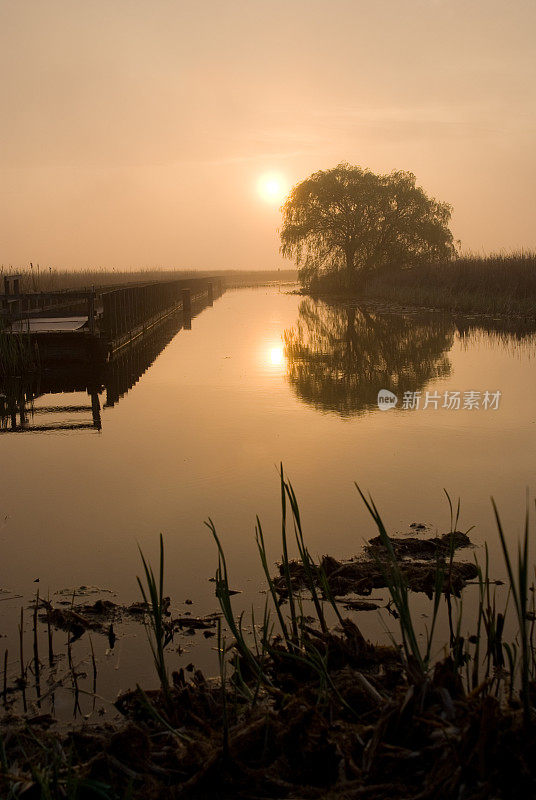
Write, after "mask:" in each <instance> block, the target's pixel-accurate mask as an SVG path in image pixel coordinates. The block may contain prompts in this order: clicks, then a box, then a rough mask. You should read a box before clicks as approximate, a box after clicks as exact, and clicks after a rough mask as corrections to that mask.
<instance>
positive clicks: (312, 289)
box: [304, 253, 536, 319]
mask: <svg viewBox="0 0 536 800" xmlns="http://www.w3.org/2000/svg"><path fill="white" fill-rule="evenodd" d="M304 290H305V292H306V293H307V294H310V295H312V296H313V297H320V298H323V297H325V298H329V299H332V300H335V299H341V300H348V299H352V300H374V301H383V302H387V303H391V304H393V305H396V306H399V307H410V308H414V309H427V310H430V309H434V310H441V311H448V312H450V313H456V314H476V315H482V316H501V317H519V318H528V319H536V254H533V253H527V254H518V255H516V254H514V255H490V256H487V257H483V258H479V257H476V256H467V257H462V258H458V259H456V260H454V261H450V262H446V263H444V264H424V265H420V266H418V267H413V268H407V269H393V268H390V269H385V270H382V271H381V272H378V273H373V274H371V275H369V276H368V277H366V278H364V279H363V280H362V281H361V283H360V285H359V286H355V287H354V288H350V289H349V288H343V287H342V286H341V280H340V278H339V276H337V275H332V276H325V277H322V278H320V279H319V280H317V281H315V282H312V283H311V284H309V285H308V286H306V287H304Z"/></svg>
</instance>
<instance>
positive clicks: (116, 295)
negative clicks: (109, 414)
mask: <svg viewBox="0 0 536 800" xmlns="http://www.w3.org/2000/svg"><path fill="white" fill-rule="evenodd" d="M19 285H20V283H19V278H18V277H17V276H11V277H6V278H4V294H3V295H0V328H3V330H4V331H5V332H6V333H8V334H12V335H17V334H18V335H27V336H28V337H29V339H30V342H31V345H32V347H35V348H37V350H38V355H39V360H40V362H41V363H49V362H51V361H54V362H57V361H61V362H69V361H82V362H88V361H93V360H96V359H97V360H105V361H107V360H109V359H111V358H114V357H115V355H116V354H117V353H118V352H120V351H121V350H122V349H123V348H124V347H126V346H128V345H129V344H131V343H132V342H134V341H137V340H139V339H140V338H143V337H144V336H146V335H147V334H148V332H150V331H151V330H152V329H153V328H154V327H155V326H159V325H160V324H162V322H164V321H165V320H166V319H168V318H169V317H170V316H173V315H176V314H180V315H181V316H182V326H183V327H185V328H188V327H189V326H190V325H191V319H192V317H193V316H195V314H196V313H198V312H199V310H201V309H202V308H204V307H206V306H207V305H212V303H213V302H214V299H215V298H217V297H218V296H219V295H220V294H221V293H222V282H221V280H220V279H218V278H214V279H210V278H192V279H182V280H175V281H161V282H152V283H135V284H126V285H122V286H116V287H106V288H101V289H94V288H92V289H88V290H85V291H78V290H77V291H63V292H26V293H21V292H20V289H19Z"/></svg>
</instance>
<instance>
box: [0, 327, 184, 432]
mask: <svg viewBox="0 0 536 800" xmlns="http://www.w3.org/2000/svg"><path fill="white" fill-rule="evenodd" d="M188 325H189V322H188ZM188 325H185V324H184V320H183V316H182V313H177V314H176V315H173V316H170V317H168V318H167V319H166V320H165V321H164V322H162V324H160V325H159V326H158V327H156V328H154V329H153V330H152V331H151V332H150V333H149V334H147V335H146V336H144V337H143V338H140V339H139V340H137V341H136V342H133V343H131V344H129V345H127V346H125V347H124V348H122V349H121V350H119V351H118V352H117V354H116V355H115V357H114V358H113V359H112V360H110V361H108V362H107V363H106V362H104V361H102V362H100V363H99V362H96V363H93V364H88V365H86V366H84V365H78V366H73V365H70V366H69V367H64V368H61V367H50V368H47V369H45V370H43V371H42V372H40V373H37V374H34V375H31V376H26V377H23V378H4V379H0V433H7V432H18V433H23V432H50V431H73V430H94V431H100V430H101V429H102V424H103V423H102V418H103V410H104V409H106V408H110V407H112V406H114V405H116V404H117V403H118V402H119V401H120V400H121V398H122V397H124V396H125V395H126V394H127V392H129V391H130V390H131V389H132V388H133V387H134V386H135V385H136V383H137V382H138V381H139V379H140V378H141V377H142V375H143V374H144V373H145V372H146V371H147V370H148V369H149V367H150V366H151V365H152V364H153V362H154V361H155V360H156V358H157V357H158V356H159V354H160V353H161V352H162V351H163V350H164V348H165V347H166V346H167V345H168V344H169V342H170V341H171V340H172V339H173V338H174V336H176V334H177V333H178V332H179V331H180V330H181V329H182V328H187V327H188Z"/></svg>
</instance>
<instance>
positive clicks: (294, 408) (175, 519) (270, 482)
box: [0, 287, 536, 707]
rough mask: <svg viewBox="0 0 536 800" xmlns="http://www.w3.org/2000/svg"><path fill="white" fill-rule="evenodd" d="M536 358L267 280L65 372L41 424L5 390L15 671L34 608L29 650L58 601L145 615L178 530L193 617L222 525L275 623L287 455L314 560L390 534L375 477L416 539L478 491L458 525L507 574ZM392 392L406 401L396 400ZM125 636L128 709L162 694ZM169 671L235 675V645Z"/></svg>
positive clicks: (194, 642)
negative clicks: (39, 614) (133, 697)
mask: <svg viewBox="0 0 536 800" xmlns="http://www.w3.org/2000/svg"><path fill="white" fill-rule="evenodd" d="M535 359H536V337H535V335H534V333H533V332H532V331H531V330H530V328H529V329H527V328H526V327H525V328H524V329H520V328H519V327H516V326H515V325H507V324H506V323H504V322H500V321H499V320H488V321H487V322H485V323H483V322H478V321H477V320H470V319H467V318H463V319H462V318H454V319H453V318H451V317H448V316H445V315H443V314H439V313H432V312H430V313H426V314H423V313H414V312H410V311H406V312H401V311H398V312H396V313H395V312H393V311H390V310H389V309H387V308H382V307H381V306H378V305H377V304H376V305H374V304H366V306H358V305H342V304H326V303H324V302H321V301H315V300H313V299H311V298H305V297H303V296H299V295H297V294H295V293H292V292H290V291H289V288H288V287H268V288H257V289H241V290H235V291H228V292H227V293H226V294H224V295H223V296H222V297H221V298H220V299H218V301H217V302H216V303H215V304H214V307H212V308H208V309H205V310H204V311H203V312H202V313H201V314H200V315H199V316H198V317H196V318H195V319H194V320H193V323H192V329H191V330H184V329H180V330H179V329H177V330H173V329H171V330H167V331H165V332H163V333H162V335H161V336H160V338H158V337H157V339H156V340H154V341H152V342H149V343H146V344H145V345H144V348H142V350H141V352H137V353H133V354H131V356H130V357H129V358H127V359H126V361H125V363H122V364H121V365H119V366H117V368H115V371H114V368H111V369H110V370H109V371H108V373H107V374H106V375H105V376H104V377H102V376H84V375H78V376H73V375H72V374H68V373H67V374H65V375H63V376H61V375H60V376H55V377H54V378H51V377H50V376H49V377H48V378H47V377H44V378H43V379H42V381H41V384H40V385H39V386H38V387H37V388H36V389H34V392H33V394H34V398H33V400H32V401H31V402H29V403H27V404H26V408H25V410H24V411H23V415H22V420H21V416H20V411H21V409H20V403H19V405H18V406H17V404H16V403H15V405H14V404H13V403H14V401H13V399H12V398H11V399H9V398H7V396H5V397H4V406H3V407H4V416H3V417H2V418H1V425H2V428H1V433H0V459H1V470H2V479H1V482H0V634H1V635H2V636H3V637H5V638H0V655H3V652H4V650H5V649H8V651H9V670H10V675H11V673H12V672H13V673H16V672H17V669H18V667H17V659H18V649H17V648H18V634H17V623H18V621H19V613H20V607H21V606H24V608H25V609H26V612H25V613H26V617H25V619H26V622H25V623H24V625H25V627H26V629H27V632H28V635H30V628H31V620H30V611H29V610H28V609H29V607H30V602H31V598H32V596H33V595H34V594H35V591H36V589H37V588H39V592H40V595H41V597H46V596H50V598H51V599H52V600H54V601H61V598H64V600H63V601H64V602H67V601H65V597H67V598H71V596H72V593H73V590H75V591H76V596H77V599H78V598H82V597H90V598H93V599H95V598H97V597H106V598H110V599H112V600H113V601H114V602H117V603H130V602H133V601H136V600H139V599H140V597H139V589H138V587H137V584H136V575H138V574H141V573H140V558H139V553H138V546H139V547H140V548H141V549H142V550H143V552H144V553H145V554H146V555H147V556H148V557H149V558H151V559H152V560H153V561H156V558H157V552H158V536H159V534H160V533H162V534H163V536H164V541H165V551H166V592H167V594H169V595H170V596H171V598H172V607H173V608H174V609H175V610H176V611H177V613H179V612H180V613H186V612H189V613H191V614H192V615H202V614H205V613H208V612H212V611H214V610H216V607H217V604H216V599H215V597H214V583H213V582H211V581H210V578H212V577H213V576H214V572H215V569H216V566H217V553H216V548H215V544H214V541H213V539H212V537H211V535H210V532H209V530H208V528H207V527H206V526H205V524H204V521H205V520H207V518H208V517H210V518H211V519H212V520H213V522H214V524H215V526H216V528H217V530H218V532H219V534H220V537H221V540H222V543H223V546H224V548H225V551H226V556H227V562H228V567H229V573H230V582H231V585H232V588H233V589H236V590H237V591H238V592H240V593H239V594H237V595H235V603H236V608H237V610H241V609H250V608H251V606H252V605H254V606H255V607H256V608H261V609H262V606H263V605H264V595H262V594H261V593H260V589H261V587H262V579H261V572H260V565H259V561H258V555H257V550H256V546H255V539H254V524H255V515H256V514H258V515H259V517H260V519H261V521H262V524H263V528H264V534H265V538H266V542H267V546H268V549H269V553H270V556H271V558H272V560H273V561H274V562H275V561H276V559H277V558H278V557H279V555H280V509H279V483H278V467H279V464H280V462H283V464H284V468H285V470H286V473H287V475H288V477H289V478H290V479H291V481H292V483H293V485H294V488H295V491H296V494H297V496H298V500H299V502H300V507H301V513H302V520H303V525H304V531H305V535H306V539H307V542H308V545H309V548H310V550H311V552H312V553H313V554H314V555H322V554H324V553H329V554H331V555H333V556H336V557H341V558H346V557H350V556H352V555H355V554H358V553H359V552H360V549H361V547H362V544H363V541H364V540H365V539H366V538H368V537H371V536H373V535H375V530H374V527H373V523H372V521H371V519H370V518H369V516H368V514H367V512H366V509H365V508H364V507H363V504H362V502H361V501H360V499H359V497H358V494H357V491H356V489H355V486H354V481H356V482H358V483H359V485H360V486H361V487H362V488H363V489H365V490H368V491H370V492H371V494H372V495H373V497H374V499H375V501H376V504H377V505H378V507H379V509H380V511H381V512H382V514H383V517H384V521H385V522H386V524H387V528H388V530H389V531H392V532H393V533H394V532H401V533H402V534H405V533H407V532H408V531H410V530H411V527H410V526H411V524H412V523H415V522H418V523H422V524H424V525H425V526H426V530H427V531H431V532H433V531H436V530H437V531H439V532H440V533H443V532H445V531H446V530H448V529H449V525H450V516H449V508H448V504H447V502H446V498H445V494H444V489H447V490H448V491H449V493H450V494H451V496H452V497H455V498H457V497H458V496H459V497H461V517H460V523H459V525H458V527H459V528H460V529H462V530H466V529H468V528H469V527H470V526H472V525H474V526H475V528H474V529H473V531H472V532H471V538H472V540H473V542H474V545H475V549H474V553H473V552H470V553H469V554H466V555H465V556H464V557H465V558H468V559H471V560H472V558H473V555H474V554H476V555H477V557H479V558H480V557H482V556H483V545H484V543H487V545H488V548H489V552H490V561H491V565H492V567H491V571H492V574H493V576H494V577H497V578H500V577H503V574H504V570H503V567H502V562H501V559H500V554H499V548H498V539H497V533H496V527H495V523H494V520H493V515H492V510H491V505H490V496H491V495H493V496H494V497H495V499H496V501H497V504H498V506H499V508H500V509H501V513H502V515H503V518H504V523H505V527H506V529H507V531H508V536H509V537H510V538H511V542H512V543H514V542H515V541H516V539H517V536H518V534H519V533H520V531H521V529H522V523H523V516H524V510H525V500H526V490H527V487H528V488H529V490H530V491H531V492H532V493H533V492H534V485H535V472H536V469H535V458H534V456H535V454H536V404H535V399H534V398H535V391H536V381H535V370H534V367H535V363H536V361H535ZM62 381H63V382H62ZM62 388H63V389H65V388H68V389H69V390H70V391H65V390H64V391H61V390H62ZM380 390H388V391H389V392H391V393H392V394H393V395H395V396H396V398H397V402H396V405H393V403H392V402H391V403H390V404H389V403H387V406H388V407H385V405H384V406H383V407H380V406H379V405H378V393H379V392H380ZM5 391H6V390H5V389H4V392H5ZM10 404H11V405H10ZM380 405H381V404H380ZM274 569H275V567H274ZM37 580H38V583H36V581H37ZM186 601H188V603H186ZM423 613H424V612H423ZM364 616H365V617H366V619H365V620H363V622H362V626H363V628H364V629H365V632H366V633H367V635H369V636H371V637H372V638H374V637H375V636H376V635H377V636H381V635H382V633H381V630H382V629H381V626H380V623H379V622H378V619H377V615H376V614H374V615H371V614H366V615H364ZM390 624H394V622H393V621H392V620H391V623H390ZM117 632H118V634H119V636H118V640H117V642H116V643H115V646H114V647H113V648H110V647H109V643H108V642H107V640H106V639H105V637H102V636H99V635H98V634H96V635H95V636H94V646H95V649H96V652H97V656H98V659H99V670H100V673H99V674H100V676H101V680H102V682H101V684H100V685H99V693H100V695H101V696H102V697H104V698H108V699H113V697H114V696H115V694H116V693H117V691H119V690H120V689H126V688H128V687H129V686H133V685H134V684H135V683H136V682H138V681H139V682H141V683H142V684H149V685H151V684H154V683H155V679H154V675H153V672H152V666H151V662H150V658H149V651H148V647H147V643H146V640H145V633H144V631H143V628H142V627H141V626H140V625H137V624H126V625H125V626H124V628H122V627H121V626H120V625H118V626H117ZM55 636H56V641H57V642H58V644H59V643H60V642H63V640H64V639H66V634H64V633H61V632H58V633H56V634H55ZM86 638H87V637H82V639H81V640H80V641H79V642H78V643H77V647H78V649H79V656H80V658H85V657H86V656H87V654H88V649H89V648H88V644H87V642H86V641H85V640H86ZM30 641H31V640H30V639H29V640H28V645H27V649H28V654H30V650H31V644H30ZM170 659H171V660H172V662H173V665H174V668H176V667H178V666H186V665H187V664H188V663H189V662H191V661H194V662H195V663H196V665H197V664H199V665H201V666H203V667H204V668H205V669H207V670H208V671H209V672H211V671H212V672H215V658H214V640H213V639H204V638H203V637H202V636H200V635H199V634H197V635H196V636H189V637H182V638H179V639H178V641H177V642H175V643H174V644H173V647H172V648H171V652H170ZM62 702H64V703H65V706H66V707H67V704H68V702H69V701H68V699H66V698H65V699H64V700H63V701H62ZM99 702H100V701H99Z"/></svg>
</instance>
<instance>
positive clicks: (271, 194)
mask: <svg viewBox="0 0 536 800" xmlns="http://www.w3.org/2000/svg"><path fill="white" fill-rule="evenodd" d="M288 189H289V187H288V182H287V180H286V178H285V177H284V176H283V175H280V174H279V173H277V172H267V173H265V174H264V175H261V176H260V178H259V180H258V181H257V190H258V192H259V195H260V197H262V199H263V200H265V201H266V202H267V203H272V204H275V203H278V204H279V203H282V202H283V200H284V199H285V197H286V196H287V193H288Z"/></svg>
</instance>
